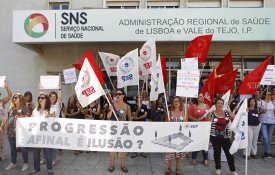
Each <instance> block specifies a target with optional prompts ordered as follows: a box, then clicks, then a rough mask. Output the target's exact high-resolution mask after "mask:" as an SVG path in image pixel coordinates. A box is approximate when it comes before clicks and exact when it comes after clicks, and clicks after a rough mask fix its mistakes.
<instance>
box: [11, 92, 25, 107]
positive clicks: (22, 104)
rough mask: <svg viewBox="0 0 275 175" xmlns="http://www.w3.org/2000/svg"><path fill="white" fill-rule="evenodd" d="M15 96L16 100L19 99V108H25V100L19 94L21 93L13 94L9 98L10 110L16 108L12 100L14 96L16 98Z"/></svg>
mask: <svg viewBox="0 0 275 175" xmlns="http://www.w3.org/2000/svg"><path fill="white" fill-rule="evenodd" d="M16 95H17V96H18V98H19V108H22V107H23V106H27V105H26V100H25V98H24V95H23V94H21V93H14V94H13V95H12V97H11V104H10V110H13V109H15V108H16V106H15V104H14V103H13V98H14V96H16Z"/></svg>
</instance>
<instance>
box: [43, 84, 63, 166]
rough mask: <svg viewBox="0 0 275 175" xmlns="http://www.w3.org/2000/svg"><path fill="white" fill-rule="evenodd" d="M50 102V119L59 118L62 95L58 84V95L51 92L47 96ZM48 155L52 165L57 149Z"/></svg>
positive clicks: (54, 161) (51, 150)
mask: <svg viewBox="0 0 275 175" xmlns="http://www.w3.org/2000/svg"><path fill="white" fill-rule="evenodd" d="M49 98H50V102H51V108H50V114H49V115H50V117H55V118H59V116H60V112H61V107H62V93H61V84H59V89H58V93H56V92H55V91H51V92H50V94H49ZM49 151H50V153H51V154H52V159H53V161H52V162H53V165H55V163H56V154H57V149H50V150H49ZM45 160H46V158H45V156H44V159H43V160H41V164H44V163H45Z"/></svg>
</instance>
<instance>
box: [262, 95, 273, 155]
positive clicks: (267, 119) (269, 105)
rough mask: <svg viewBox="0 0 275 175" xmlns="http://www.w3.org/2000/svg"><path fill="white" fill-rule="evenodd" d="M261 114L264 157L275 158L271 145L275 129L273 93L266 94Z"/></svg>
mask: <svg viewBox="0 0 275 175" xmlns="http://www.w3.org/2000/svg"><path fill="white" fill-rule="evenodd" d="M259 108H260V114H261V123H262V125H261V133H262V136H263V141H264V155H263V158H273V157H274V156H273V155H272V154H271V150H270V145H271V137H272V134H273V131H274V127H275V116H274V112H275V102H273V101H271V93H270V92H267V91H266V92H265V94H264V96H263V100H262V101H261V103H260V106H259Z"/></svg>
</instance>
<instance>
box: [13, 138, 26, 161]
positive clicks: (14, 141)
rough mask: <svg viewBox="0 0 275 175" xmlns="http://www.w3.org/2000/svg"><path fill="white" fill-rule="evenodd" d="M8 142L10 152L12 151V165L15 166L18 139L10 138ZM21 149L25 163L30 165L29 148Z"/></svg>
mask: <svg viewBox="0 0 275 175" xmlns="http://www.w3.org/2000/svg"><path fill="white" fill-rule="evenodd" d="M8 141H9V144H10V150H11V163H14V164H15V163H16V159H17V150H16V138H15V137H8ZM20 149H21V153H22V157H23V161H24V163H28V159H29V155H28V148H24V147H21V148H20Z"/></svg>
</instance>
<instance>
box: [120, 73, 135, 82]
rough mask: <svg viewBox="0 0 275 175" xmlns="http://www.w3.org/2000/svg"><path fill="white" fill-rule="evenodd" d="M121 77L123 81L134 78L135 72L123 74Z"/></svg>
mask: <svg viewBox="0 0 275 175" xmlns="http://www.w3.org/2000/svg"><path fill="white" fill-rule="evenodd" d="M121 79H122V80H123V81H128V80H133V74H129V75H127V76H122V77H121Z"/></svg>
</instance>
